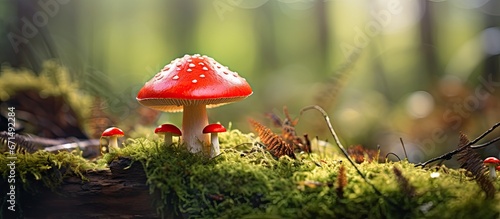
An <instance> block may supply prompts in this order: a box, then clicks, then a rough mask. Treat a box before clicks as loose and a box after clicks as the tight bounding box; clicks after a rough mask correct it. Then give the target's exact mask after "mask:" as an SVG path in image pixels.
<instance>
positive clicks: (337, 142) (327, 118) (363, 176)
mask: <svg viewBox="0 0 500 219" xmlns="http://www.w3.org/2000/svg"><path fill="white" fill-rule="evenodd" d="M312 109H315V110H318V111H319V112H320V113H321V114H323V118H324V119H325V122H326V124H327V125H328V129H329V130H330V133H331V134H332V136H333V138H334V139H335V143H336V144H337V146H338V147H339V148H340V150H341V151H342V153H343V154H344V155H345V157H346V158H347V160H348V161H349V162H350V163H351V165H352V166H353V167H354V169H356V171H357V172H358V174H359V175H360V176H361V177H362V178H363V179H364V180H365V182H366V183H368V185H370V186H371V187H372V188H373V190H374V191H375V192H376V193H377V194H378V195H380V196H382V197H385V196H383V195H382V193H381V192H380V191H379V190H378V189H377V187H375V185H373V184H372V183H371V182H370V181H369V180H368V178H366V176H365V175H364V174H363V173H362V172H361V171H360V170H359V169H358V167H357V166H356V164H355V163H354V161H353V160H352V159H351V158H350V157H349V154H348V153H347V151H346V150H345V148H344V146H342V143H340V140H339V137H338V136H337V133H335V130H334V129H333V127H332V123H331V122H330V117H328V114H327V113H326V112H325V110H324V109H323V108H321V107H320V106H318V105H312V106H306V107H304V108H302V109H301V110H300V115H302V114H303V113H304V112H305V111H307V110H312Z"/></svg>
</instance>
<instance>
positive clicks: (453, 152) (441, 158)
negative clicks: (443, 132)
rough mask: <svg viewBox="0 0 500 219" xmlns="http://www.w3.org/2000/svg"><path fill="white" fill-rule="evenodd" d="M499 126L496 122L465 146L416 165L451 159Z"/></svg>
mask: <svg viewBox="0 0 500 219" xmlns="http://www.w3.org/2000/svg"><path fill="white" fill-rule="evenodd" d="M498 126H500V122H498V123H496V124H495V125H493V126H492V127H491V128H490V129H488V130H487V131H486V132H484V133H483V134H481V135H480V136H479V137H477V138H476V139H474V140H473V141H471V142H469V143H468V144H466V145H465V146H463V147H459V148H457V149H455V150H453V151H450V152H448V153H446V154H443V155H441V156H439V157H435V158H432V159H430V160H428V161H425V162H423V163H418V164H415V167H425V166H427V165H428V164H430V163H432V162H435V161H438V160H449V159H451V157H453V155H455V154H458V153H459V152H461V151H463V150H465V149H467V148H468V147H470V146H471V145H474V144H476V143H477V142H478V141H479V140H481V139H482V138H484V137H485V136H486V135H488V134H490V133H491V132H492V131H493V130H495V129H496V128H497V127H498Z"/></svg>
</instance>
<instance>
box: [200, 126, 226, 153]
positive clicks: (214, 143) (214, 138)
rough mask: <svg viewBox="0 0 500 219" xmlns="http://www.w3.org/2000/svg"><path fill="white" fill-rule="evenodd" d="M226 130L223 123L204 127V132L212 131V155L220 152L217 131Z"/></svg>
mask: <svg viewBox="0 0 500 219" xmlns="http://www.w3.org/2000/svg"><path fill="white" fill-rule="evenodd" d="M225 131H226V128H224V126H222V125H221V124H210V125H207V126H206V127H205V128H204V129H203V133H204V134H207V133H210V142H211V145H212V147H211V149H210V157H215V156H217V155H219V154H220V146H219V136H218V134H217V133H219V132H225Z"/></svg>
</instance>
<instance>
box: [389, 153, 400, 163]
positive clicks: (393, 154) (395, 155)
mask: <svg viewBox="0 0 500 219" xmlns="http://www.w3.org/2000/svg"><path fill="white" fill-rule="evenodd" d="M389 155H392V156H394V157H396V158H398V160H399V161H401V158H399V156H398V155H397V154H395V153H393V152H389V153H387V154H386V155H385V159H386V160H387V157H389Z"/></svg>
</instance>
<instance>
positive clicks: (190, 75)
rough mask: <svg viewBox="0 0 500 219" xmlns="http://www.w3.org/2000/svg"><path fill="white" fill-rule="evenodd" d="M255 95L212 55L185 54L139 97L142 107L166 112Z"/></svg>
mask: <svg viewBox="0 0 500 219" xmlns="http://www.w3.org/2000/svg"><path fill="white" fill-rule="evenodd" d="M252 93H253V91H252V88H251V87H250V85H249V84H248V83H247V82H246V80H245V79H244V78H242V77H240V76H239V75H238V73H236V72H233V71H231V70H229V69H228V68H227V67H224V66H223V65H221V64H220V63H218V62H217V61H215V60H214V59H212V58H210V57H208V56H200V55H199V54H196V55H192V56H191V55H185V56H184V57H182V58H177V59H175V60H173V61H172V62H170V64H168V65H166V66H165V67H164V68H163V69H162V70H161V71H160V72H159V73H157V74H156V75H155V76H154V77H153V78H152V79H151V80H149V81H148V82H146V84H145V85H144V87H142V89H141V90H140V91H139V93H138V94H137V98H136V99H137V101H139V103H140V104H142V105H144V106H147V107H150V108H153V109H156V110H160V111H165V112H177V111H182V107H183V106H186V105H187V106H189V105H200V104H203V105H206V106H207V107H208V108H211V107H217V106H220V105H223V104H227V103H231V102H236V101H239V100H242V99H244V98H246V97H248V96H250V95H251V94H252Z"/></svg>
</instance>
